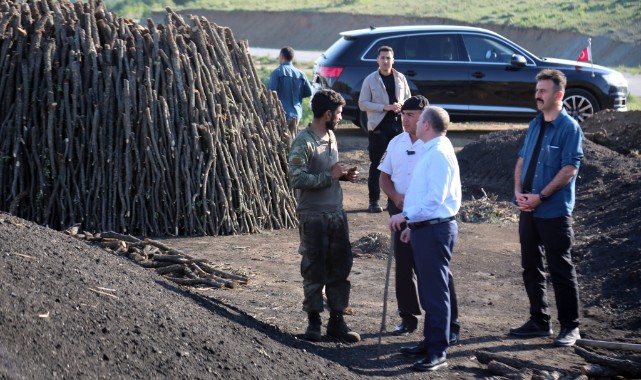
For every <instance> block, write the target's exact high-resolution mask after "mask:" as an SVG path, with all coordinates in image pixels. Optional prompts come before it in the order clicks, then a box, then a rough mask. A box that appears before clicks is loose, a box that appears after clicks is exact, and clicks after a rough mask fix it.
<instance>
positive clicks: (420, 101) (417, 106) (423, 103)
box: [401, 95, 430, 111]
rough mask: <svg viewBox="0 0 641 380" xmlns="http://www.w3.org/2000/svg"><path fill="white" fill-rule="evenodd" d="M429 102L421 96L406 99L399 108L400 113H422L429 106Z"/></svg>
mask: <svg viewBox="0 0 641 380" xmlns="http://www.w3.org/2000/svg"><path fill="white" fill-rule="evenodd" d="M429 105H430V102H428V101H427V98H426V97H424V96H423V95H414V96H412V97H411V98H408V99H407V100H406V101H405V102H404V103H403V106H402V107H401V111H407V110H418V111H422V110H423V109H424V108H425V107H427V106H429Z"/></svg>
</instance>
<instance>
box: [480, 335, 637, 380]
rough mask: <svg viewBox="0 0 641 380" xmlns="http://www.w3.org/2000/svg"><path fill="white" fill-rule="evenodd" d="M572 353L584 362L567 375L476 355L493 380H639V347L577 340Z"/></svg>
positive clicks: (522, 362) (490, 355)
mask: <svg viewBox="0 0 641 380" xmlns="http://www.w3.org/2000/svg"><path fill="white" fill-rule="evenodd" d="M579 346H593V347H600V348H606V349H610V350H621V351H627V352H628V353H627V354H625V353H621V352H619V353H615V352H612V351H610V352H607V351H603V350H601V351H596V350H588V349H585V348H582V347H579ZM574 351H575V352H576V353H577V354H578V355H580V356H581V357H582V358H583V359H584V360H585V361H586V364H584V365H581V366H580V367H578V368H574V369H573V370H570V371H564V370H561V369H558V368H554V367H550V366H546V365H543V364H539V363H534V362H531V361H527V360H522V359H517V358H514V357H510V356H506V355H502V354H499V353H496V352H488V351H476V352H475V355H476V358H477V359H478V361H479V362H480V363H483V364H486V365H487V370H488V371H489V372H491V373H492V374H493V375H496V377H494V378H498V379H521V380H531V379H561V380H579V379H581V380H584V379H585V380H587V379H592V378H629V379H637V378H639V376H641V360H639V357H638V352H641V345H639V344H633V343H621V342H605V341H598V340H588V339H579V340H577V342H576V346H575V347H574Z"/></svg>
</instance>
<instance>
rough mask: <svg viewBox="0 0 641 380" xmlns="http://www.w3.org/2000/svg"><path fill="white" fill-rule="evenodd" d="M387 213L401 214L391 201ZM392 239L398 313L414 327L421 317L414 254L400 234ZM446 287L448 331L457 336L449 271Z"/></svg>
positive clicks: (451, 281)
mask: <svg viewBox="0 0 641 380" xmlns="http://www.w3.org/2000/svg"><path fill="white" fill-rule="evenodd" d="M387 211H388V212H389V214H390V215H394V214H398V213H400V212H401V210H399V209H398V207H396V205H395V204H394V202H392V201H391V200H388V201H387ZM403 228H405V225H403ZM393 238H394V259H395V260H396V267H395V278H394V280H395V285H396V302H397V304H398V312H399V315H400V316H401V319H402V320H403V322H405V324H407V325H408V326H410V327H415V326H416V325H417V324H418V318H417V317H416V316H418V315H421V306H420V298H419V293H418V287H417V281H416V273H415V269H414V268H415V267H416V265H415V264H414V252H413V251H412V244H411V243H403V242H402V241H401V233H400V232H398V231H396V232H394V234H393ZM447 285H448V288H449V290H450V310H451V316H450V331H452V332H454V333H457V334H458V333H459V332H460V330H461V322H460V321H459V319H458V302H457V299H456V290H455V288H454V277H452V272H451V271H450V272H449V273H448V284H447Z"/></svg>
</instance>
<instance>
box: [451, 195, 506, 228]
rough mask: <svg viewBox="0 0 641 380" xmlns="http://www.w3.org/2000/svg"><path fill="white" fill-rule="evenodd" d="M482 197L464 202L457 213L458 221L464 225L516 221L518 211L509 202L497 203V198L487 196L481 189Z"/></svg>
mask: <svg viewBox="0 0 641 380" xmlns="http://www.w3.org/2000/svg"><path fill="white" fill-rule="evenodd" d="M481 192H483V196H482V197H481V198H479V199H475V198H474V197H472V200H471V201H464V202H463V203H462V204H461V210H460V211H459V216H458V218H459V220H460V221H462V222H465V223H503V222H516V221H518V213H517V212H518V209H517V208H516V207H515V206H514V204H512V203H510V202H500V201H498V196H497V195H494V194H490V195H488V194H487V193H486V192H485V190H484V189H483V188H481Z"/></svg>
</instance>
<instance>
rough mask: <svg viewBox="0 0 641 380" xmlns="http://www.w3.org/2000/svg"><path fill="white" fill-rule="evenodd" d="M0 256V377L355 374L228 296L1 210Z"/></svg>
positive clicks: (335, 377)
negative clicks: (184, 285)
mask: <svg viewBox="0 0 641 380" xmlns="http://www.w3.org/2000/svg"><path fill="white" fill-rule="evenodd" d="M0 257H2V265H0V279H1V280H0V287H1V289H2V291H0V297H1V299H0V326H2V328H1V329H0V378H2V379H54V378H68V379H81V378H95V379H97V378H100V379H109V378H119V379H123V378H128V379H149V378H156V379H159V378H166V379H196V378H203V376H208V378H219V379H221V378H225V379H264V378H266V377H265V376H263V375H261V374H264V373H269V374H270V375H271V376H273V377H272V378H280V379H282V378H286V377H288V376H292V375H294V376H295V377H296V378H327V377H329V378H334V379H339V378H344V379H348V378H353V377H354V376H353V375H352V374H350V373H349V371H347V370H346V369H344V368H342V367H340V366H338V365H336V364H334V363H331V362H328V361H326V360H323V359H322V358H318V357H316V356H315V355H312V354H310V353H308V352H306V351H305V350H303V349H300V348H299V345H300V344H301V343H300V342H298V341H297V340H296V339H295V338H294V337H291V336H287V335H284V334H278V333H277V330H276V329H275V328H274V327H271V326H267V325H264V324H262V323H260V322H258V321H256V320H255V319H253V318H252V317H250V316H248V315H246V314H245V313H243V312H242V311H240V310H237V309H234V308H231V307H229V306H228V305H226V304H225V303H224V302H221V301H219V300H216V299H213V298H209V297H206V296H202V295H195V294H194V293H191V292H186V291H184V290H182V289H181V288H179V287H177V286H176V285H174V284H172V283H170V282H168V281H166V280H164V279H163V278H162V277H160V276H158V275H154V274H153V272H151V271H149V270H146V269H143V268H141V267H139V266H137V265H134V264H133V263H131V262H130V261H128V260H126V259H124V258H122V257H119V256H114V255H111V254H108V253H106V252H105V251H104V250H101V249H98V248H94V247H91V246H89V245H87V244H86V243H84V242H82V241H80V240H77V239H74V238H71V237H69V236H66V235H64V234H62V233H60V232H56V231H53V230H51V229H48V228H44V227H41V226H38V225H36V224H33V223H31V222H28V221H25V220H23V219H19V218H15V217H13V216H9V215H8V214H4V213H2V214H0ZM303 346H304V345H303ZM150 363H154V364H152V365H150ZM297 363H305V365H304V366H300V365H298V364H297ZM297 368H298V369H299V370H298V371H299V372H298V373H294V372H292V371H296V369H297Z"/></svg>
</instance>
